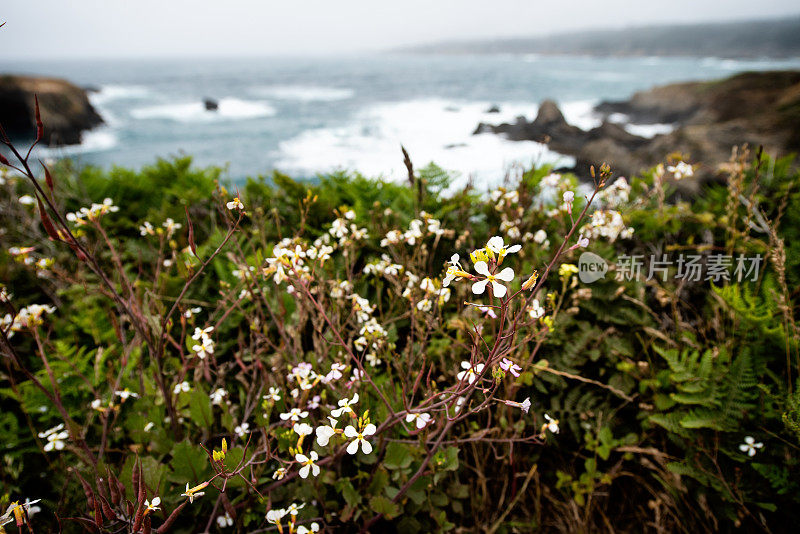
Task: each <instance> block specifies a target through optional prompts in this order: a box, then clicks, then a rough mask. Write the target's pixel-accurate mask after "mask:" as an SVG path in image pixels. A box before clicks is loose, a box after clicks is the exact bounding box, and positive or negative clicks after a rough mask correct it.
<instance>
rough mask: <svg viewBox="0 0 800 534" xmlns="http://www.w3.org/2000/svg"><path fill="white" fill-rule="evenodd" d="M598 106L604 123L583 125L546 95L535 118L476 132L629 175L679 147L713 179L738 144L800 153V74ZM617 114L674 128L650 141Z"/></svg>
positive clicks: (660, 91) (696, 85)
mask: <svg viewBox="0 0 800 534" xmlns="http://www.w3.org/2000/svg"><path fill="white" fill-rule="evenodd" d="M596 112H597V113H599V114H600V115H601V116H603V118H604V121H603V123H602V125H601V126H599V127H597V128H594V129H592V130H589V131H584V130H581V129H580V128H577V127H575V126H571V125H569V124H568V123H567V122H566V120H564V116H563V115H562V114H561V112H560V111H559V109H558V107H557V106H556V104H555V103H553V102H551V101H546V102H544V103H543V104H542V105H541V107H540V109H539V115H538V116H537V117H536V119H535V120H534V121H532V122H530V121H527V120H526V119H525V118H523V117H520V118H518V119H517V121H516V122H515V123H513V124H500V125H490V124H480V125H479V126H478V128H477V130H476V133H483V132H487V131H490V132H495V133H500V134H504V135H506V136H508V137H509V138H510V139H514V140H534V141H541V142H546V143H548V145H549V146H550V147H551V148H552V149H553V150H555V151H557V152H560V153H562V154H567V155H571V156H574V157H575V158H576V160H577V167H578V169H577V170H578V171H579V172H585V170H586V168H587V167H588V166H589V165H592V164H595V165H596V164H598V163H601V162H607V163H609V164H610V165H611V166H612V167H613V168H614V169H615V170H616V171H617V172H618V173H619V174H627V175H630V174H635V173H638V172H640V171H642V170H644V169H647V168H650V167H652V166H654V165H656V164H658V163H660V162H663V161H664V160H665V158H666V157H667V156H668V155H669V154H672V153H675V152H680V153H682V154H684V155H686V156H687V158H688V159H689V161H690V162H691V163H699V164H700V165H701V166H700V168H699V177H700V178H701V179H705V180H712V179H716V178H717V169H718V168H719V165H720V164H722V163H725V162H726V161H727V160H728V159H729V157H730V154H731V149H732V147H733V146H736V145H741V144H743V143H747V144H749V145H750V146H754V147H755V146H763V147H764V150H765V152H766V153H767V154H770V155H775V156H782V155H785V154H787V153H790V152H797V151H800V72H798V71H779V72H747V73H742V74H739V75H736V76H733V77H731V78H727V79H725V80H720V81H714V82H693V83H682V84H673V85H667V86H663V87H657V88H655V89H652V90H649V91H643V92H640V93H636V94H635V95H634V96H633V97H631V98H630V99H629V100H627V101H624V102H603V103H601V104H600V105H598V106H597V108H596ZM612 114H623V115H624V116H625V118H626V120H627V122H630V123H634V124H656V123H671V124H673V125H674V127H675V128H674V130H673V131H672V132H671V133H668V134H662V135H656V136H655V137H653V138H652V139H646V138H643V137H639V136H636V135H633V134H630V133H628V132H627V131H626V130H625V129H624V127H623V126H621V125H619V124H614V123H611V122H609V121H608V120H607V119H608V118H609V116H610V115H612ZM616 117H617V118H618V117H619V115H616Z"/></svg>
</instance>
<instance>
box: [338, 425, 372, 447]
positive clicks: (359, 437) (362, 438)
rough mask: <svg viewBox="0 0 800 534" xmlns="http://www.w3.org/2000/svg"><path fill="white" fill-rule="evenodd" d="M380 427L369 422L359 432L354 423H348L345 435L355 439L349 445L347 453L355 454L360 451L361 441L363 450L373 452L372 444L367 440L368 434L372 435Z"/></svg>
mask: <svg viewBox="0 0 800 534" xmlns="http://www.w3.org/2000/svg"><path fill="white" fill-rule="evenodd" d="M377 431H378V429H377V427H376V426H375V425H373V424H372V423H369V424H368V425H367V426H365V427H364V429H363V430H362V431H361V432H359V431H357V430H356V429H355V427H353V426H352V425H347V427H346V428H345V429H344V435H345V436H346V437H348V438H350V439H353V438H355V439H353V441H351V442H350V445H348V446H347V454H355V453H357V452H358V444H359V443H361V452H363V453H364V454H369V453H371V452H372V444H371V443H370V442H369V441H367V440H366V437H367V436H371V435H373V434H375V432H377Z"/></svg>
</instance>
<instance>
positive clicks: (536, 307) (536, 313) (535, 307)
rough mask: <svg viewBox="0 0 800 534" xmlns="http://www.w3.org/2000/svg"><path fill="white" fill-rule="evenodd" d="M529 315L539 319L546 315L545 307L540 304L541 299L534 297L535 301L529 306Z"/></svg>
mask: <svg viewBox="0 0 800 534" xmlns="http://www.w3.org/2000/svg"><path fill="white" fill-rule="evenodd" d="M528 315H530V317H531V319H539V318H540V317H542V316H543V315H544V308H542V306H541V305H540V304H539V299H533V302H531V305H530V306H529V307H528Z"/></svg>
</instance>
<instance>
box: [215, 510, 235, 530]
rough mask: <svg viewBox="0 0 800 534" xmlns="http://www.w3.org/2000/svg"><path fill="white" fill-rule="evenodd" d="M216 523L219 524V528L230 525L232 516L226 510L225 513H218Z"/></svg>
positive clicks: (231, 524)
mask: <svg viewBox="0 0 800 534" xmlns="http://www.w3.org/2000/svg"><path fill="white" fill-rule="evenodd" d="M217 525H218V526H219V528H228V527H232V526H233V518H232V517H231V516H230V514H229V513H227V512H225V515H218V516H217Z"/></svg>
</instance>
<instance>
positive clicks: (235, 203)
mask: <svg viewBox="0 0 800 534" xmlns="http://www.w3.org/2000/svg"><path fill="white" fill-rule="evenodd" d="M225 205H226V206H227V207H228V209H229V210H243V209H244V204H242V201H241V200H239V197H236V198H234V199H233V200H231V201H230V202H228V203H227V204H225Z"/></svg>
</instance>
